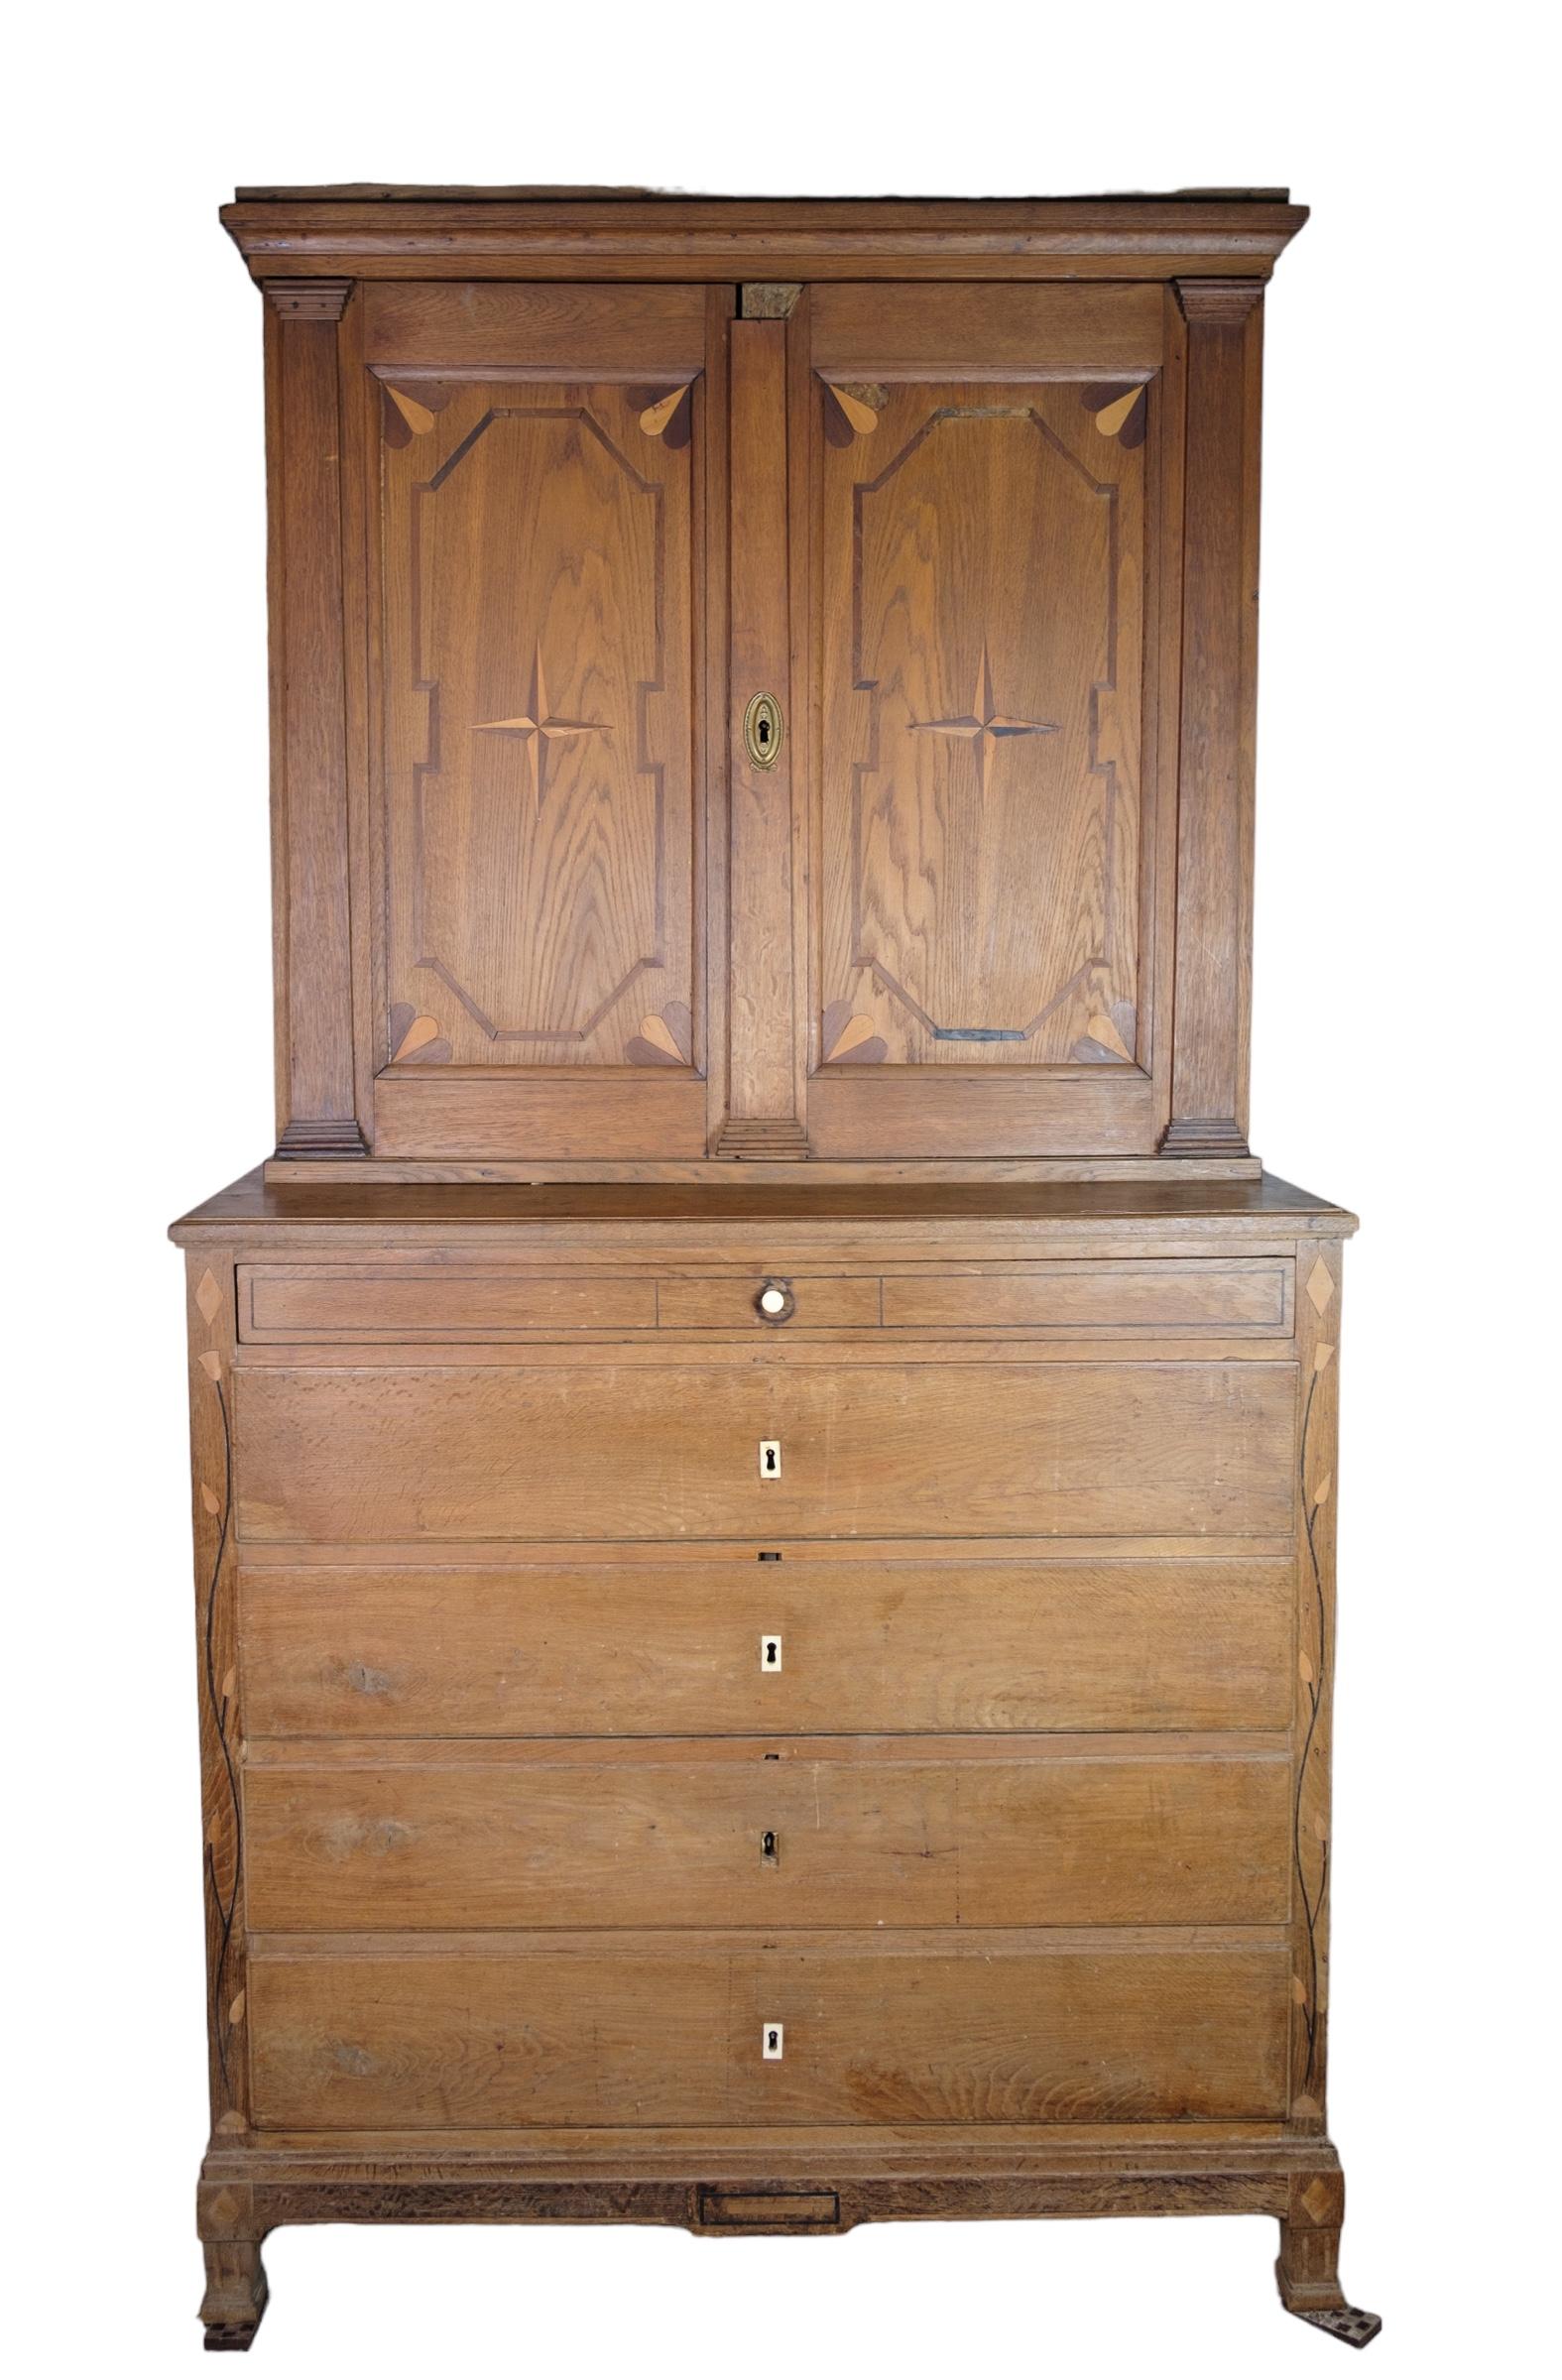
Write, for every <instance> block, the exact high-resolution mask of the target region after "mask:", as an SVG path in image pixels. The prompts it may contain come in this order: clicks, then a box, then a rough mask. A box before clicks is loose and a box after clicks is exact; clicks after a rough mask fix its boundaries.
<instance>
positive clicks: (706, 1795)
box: [175, 191, 1376, 2346]
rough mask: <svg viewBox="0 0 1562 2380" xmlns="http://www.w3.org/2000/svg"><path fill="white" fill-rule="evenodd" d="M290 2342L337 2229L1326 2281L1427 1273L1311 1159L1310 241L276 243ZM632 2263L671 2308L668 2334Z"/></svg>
mask: <svg viewBox="0 0 1562 2380" xmlns="http://www.w3.org/2000/svg"><path fill="white" fill-rule="evenodd" d="M224 219H225V221H226V223H227V226H228V229H229V230H230V231H231V232H232V234H233V236H234V238H235V239H236V241H237V242H238V245H239V246H240V248H241V249H242V250H243V252H244V254H245V256H246V258H247V259H248V261H249V263H250V267H251V270H252V272H253V273H254V275H255V277H256V279H257V280H258V281H259V283H260V284H261V287H262V291H263V295H264V298H265V319H266V354H267V387H268V455H269V475H270V487H271V504H272V516H271V526H272V578H271V617H272V637H273V655H272V657H273V757H274V773H275V806H274V844H275V861H276V866H275V890H276V915H277V1058H278V1105H279V1114H278V1134H277V1144H276V1153H275V1154H274V1155H273V1157H272V1158H271V1159H270V1160H269V1162H268V1163H267V1164H266V1165H265V1166H264V1167H263V1168H261V1169H259V1170H258V1171H257V1173H256V1174H254V1175H252V1176H250V1177H248V1178H247V1179H246V1180H245V1181H243V1182H241V1183H238V1184H235V1185H234V1186H233V1188H232V1189H231V1190H229V1191H227V1192H224V1193H221V1194H220V1195H219V1196H218V1197H216V1198H215V1199H213V1200H210V1201H208V1202H207V1204H206V1205H205V1206H203V1207H201V1208H198V1209H196V1210H195V1211H194V1212H193V1213H192V1214H190V1215H188V1216H186V1217H185V1218H184V1219H183V1220H182V1221H181V1222H180V1224H179V1225H177V1226H176V1227H175V1233H176V1237H177V1238H178V1239H179V1240H180V1243H181V1244H182V1245H183V1247H184V1249H185V1250H186V1255H187V1264H188V1293H189V1307H188V1312H189V1324H190V1348H191V1369H190V1382H191V1397H192V1417H193V1441H192V1443H193V1458H194V1468H193V1514H194V1526H195V1540H196V1580H197V1628H198V1648H199V1664H198V1687H199V1694H200V1704H201V1714H202V1754H203V1772H204V1784H205V1821H206V1843H207V1856H206V1862H205V1871H204V1872H205V1890H206V1900H207V1936H208V1960H209V1986H210V1990H209V2019H210V2023H209V2053H210V2067H211V2085H212V2099H213V2131H212V2138H211V2143H210V2147H209V2149H208V2153H207V2158H206V2163H205V2167H204V2170H203V2176H202V2184H201V2194H200V2224H201V2236H202V2239H203V2241H204V2242H205V2248H206V2256H207V2265H208V2283H209V2286H208V2292H207V2297H206V2301H205V2305H204V2307H203V2310H202V2311H203V2317H204V2320H205V2321H206V2324H207V2341H208V2344H213V2345H222V2346H226V2345H236V2346H243V2345H247V2344H248V2342H249V2340H250V2338H251V2337H252V2336H253V2334H254V2330H255V2326H256V2323H257V2322H258V2321H259V2318H260V2313H261V2311H262V2308H263V2305H264V2296H265V2277H264V2273H263V2269H262V2266H261V2260H260V2246H261V2242H262V2240H263V2238H264V2236H265V2234H266V2233H267V2231H268V2230H269V2229H271V2228H272V2227H273V2226H274V2225H275V2224H277V2223H279V2222H283V2221H293V2220H311V2221H314V2220H324V2221H330V2220H343V2219H345V2220H377V2219H385V2220H393V2221H394V2220H399V2219H438V2220H461V2219H468V2218H470V2219H493V2218H494V2217H496V2216H497V2217H499V2218H501V2219H509V2220H515V2221H530V2220H541V2219H557V2218H558V2217H559V2216H565V2217H569V2216H573V2217H576V2218H578V2219H582V2220H594V2219H600V2218H601V2217H602V2216H603V2215H604V2214H605V2213H608V2212H611V2213H612V2215H613V2216H614V2217H615V2219H620V2220H622V2219H640V2220H647V2221H659V2222H675V2223H681V2224H686V2225H687V2226H689V2227H690V2228H693V2229H697V2230H706V2231H717V2232H739V2233H743V2232H748V2233H752V2232H755V2231H786V2230H798V2231H810V2232H818V2231H831V2230H840V2229H844V2228H847V2227H849V2226H850V2225H852V2224H854V2223H856V2222H860V2221H864V2220H869V2219H876V2218H884V2217H894V2216H897V2215H901V2214H913V2213H914V2214H916V2215H920V2216H926V2215H928V2214H945V2215H965V2214H981V2213H987V2214H996V2215H1013V2214H1057V2213H1068V2212H1080V2213H1096V2212H1100V2211H1102V2210H1103V2209H1104V2208H1105V2209H1108V2210H1115V2211H1125V2212H1133V2211H1174V2210H1180V2209H1184V2208H1202V2209H1207V2210H1214V2211H1221V2212H1240V2211H1250V2212H1259V2213H1267V2214H1271V2215H1276V2216H1278V2217H1279V2219H1280V2222H1281V2260H1280V2266H1279V2276H1280V2286H1281V2292H1282V2295H1283V2297H1284V2300H1285V2303H1286V2304H1287V2305H1288V2306H1289V2307H1290V2308H1291V2309H1292V2311H1294V2312H1297V2313H1300V2314H1303V2315H1304V2316H1305V2317H1306V2318H1307V2319H1308V2320H1309V2321H1315V2322H1318V2323H1319V2324H1321V2325H1322V2326H1324V2327H1326V2328H1331V2329H1334V2330H1336V2331H1338V2332H1339V2333H1340V2334H1341V2335H1344V2336H1347V2337H1353V2336H1355V2337H1360V2336H1362V2335H1364V2334H1365V2335H1371V2332H1372V2330H1373V2328H1374V2327H1375V2326H1376V2325H1375V2321H1374V2318H1372V2317H1370V2316H1363V2315H1361V2314H1359V2313H1358V2312H1356V2311H1355V2310H1353V2309H1351V2308H1349V2307H1347V2306H1346V2304H1345V2301H1344V2298H1343V2296H1342V2294H1341V2291H1340V2287H1339V2281H1338V2272H1337V2254H1338V2245H1339V2233H1340V2217H1341V2208H1342V2202H1343V2201H1342V2185H1341V2181H1340V2168H1339V2161H1338V2157H1337V2155H1336V2152H1335V2150H1334V2148H1333V2145H1332V2143H1331V2142H1330V2140H1329V2138H1328V2135H1327V2131H1326V2128H1325V2114H1324V2107H1325V2101H1324V2068H1325V2046H1326V2033H1327V2009H1328V1982H1327V1977H1328V1958H1327V1952H1328V1876H1329V1864H1330V1836H1331V1825H1332V1822H1331V1818H1330V1810H1329V1780H1328V1737H1329V1719H1330V1707H1331V1696H1332V1686H1333V1648H1334V1629H1333V1515H1334V1510H1335V1498H1334V1494H1333V1488H1332V1482H1333V1480H1334V1478H1335V1476H1336V1471H1337V1453H1336V1449H1335V1444H1334V1431H1335V1396H1336V1382H1337V1379H1338V1370H1339V1363H1338V1349H1339V1301H1340V1294H1341V1264H1340V1254H1341V1248H1342V1244H1343V1241H1344V1239H1345V1238H1346V1237H1347V1236H1348V1235H1349V1233H1350V1232H1351V1230H1352V1229H1353V1228H1354V1225H1353V1219H1352V1218H1351V1217H1350V1216H1349V1215H1347V1214H1346V1213H1344V1212H1343V1211H1342V1210H1341V1209H1339V1208H1337V1207H1333V1206H1331V1205H1330V1204H1329V1203H1328V1202H1326V1201H1323V1200H1319V1199H1315V1198H1312V1197H1310V1196H1309V1195H1307V1194H1306V1193H1304V1192H1299V1191H1295V1190H1292V1189H1290V1188H1288V1187H1287V1186H1286V1185H1285V1184H1283V1183H1278V1182H1275V1181H1273V1180H1272V1179H1270V1178H1268V1177H1266V1176H1264V1175H1263V1174H1262V1167H1261V1166H1260V1164H1259V1161H1258V1159H1257V1158H1256V1157H1254V1156H1253V1155H1252V1153H1251V1152H1250V1151H1249V1149H1248V1145H1247V1137H1246V1130H1247V1128H1246V1113H1247V1042H1248V1034H1247V1013H1248V968H1249V940H1250V923H1249V921H1250V903H1251V801H1252V789H1253V788H1252V743H1253V737H1252V727H1253V683H1254V649H1253V637H1254V617H1255V612H1254V605H1255V596H1256V526H1257V506H1258V477H1257V464H1258V444H1257V436H1258V391H1259V380H1258V374H1259V354H1260V336H1261V324H1262V296H1263V289H1264V284H1265V282H1266V279H1267V276H1268V273H1269V271H1270V269H1271V266H1272V264H1273V261H1274V259H1275V258H1276V256H1277V255H1278V253H1279V251H1280V250H1281V248H1282V247H1283V246H1284V245H1285V242H1286V241H1287V240H1288V239H1289V238H1290V236H1291V235H1292V233H1293V232H1294V231H1295V230H1296V229H1297V228H1298V227H1299V225H1300V223H1301V221H1302V220H1303V215H1302V210H1300V209H1299V208H1293V207H1291V206H1290V205H1289V204H1288V203H1287V202H1286V201H1285V200H1284V199H1283V197H1280V196H1275V195H1273V194H1268V195H1265V194H1256V195H1253V196H1251V197H1243V196H1230V195H1228V196H1223V197H1218V198H1215V197H1211V198H1199V197H1196V196H1189V197H1179V198H1168V199H1153V200H1152V199H1143V200H1132V201H1131V200H1110V201H1106V200H1104V201H1084V200H1066V201H1030V202H1023V203H1021V202H1015V203H1011V202H1007V201H1005V202H998V201H960V202H937V203H935V202H925V203H923V202H905V203H899V202H898V203H894V204H878V203H868V202H861V201H845V202H834V203H826V202H820V201H808V202H799V203H795V204H782V203H781V202H775V201H755V202H748V201H727V200H721V201H683V200H671V199H645V200H636V199H624V198H620V199H603V198H590V197H568V196H566V197H563V198H558V197H554V198H529V197H527V196H525V195H524V194H516V193H477V192H464V193H463V192H449V193H443V194H437V193H428V194H423V195H421V196H408V197H404V198H396V197H392V196H386V197H383V198H367V197H365V196H363V195H362V194H361V193H354V192H350V191H343V192H333V191H293V192H269V191H255V192H247V193H241V194H240V196H239V198H238V200H237V201H236V202H235V204H234V205H233V206H232V207H230V208H227V209H225V210H224ZM604 2252H607V2251H604Z"/></svg>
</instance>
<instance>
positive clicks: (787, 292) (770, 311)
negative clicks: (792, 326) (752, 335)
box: [738, 281, 802, 322]
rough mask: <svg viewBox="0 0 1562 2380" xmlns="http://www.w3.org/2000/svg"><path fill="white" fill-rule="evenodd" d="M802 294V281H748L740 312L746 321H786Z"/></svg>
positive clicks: (744, 285)
mask: <svg viewBox="0 0 1562 2380" xmlns="http://www.w3.org/2000/svg"><path fill="white" fill-rule="evenodd" d="M801 296H802V284H801V282H800V281H746V282H745V283H744V284H743V302H742V304H741V306H740V307H739V309H738V310H739V314H740V317H741V319H742V320H743V321H745V322H784V321H785V320H786V319H787V318H788V316H789V315H790V314H791V312H792V310H793V308H794V307H795V305H796V303H797V300H798V298H799V297H801Z"/></svg>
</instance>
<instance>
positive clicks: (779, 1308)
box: [754, 1281, 797, 1322]
mask: <svg viewBox="0 0 1562 2380" xmlns="http://www.w3.org/2000/svg"><path fill="white" fill-rule="evenodd" d="M754 1306H755V1311H756V1312H757V1313H758V1314H759V1315H760V1316H761V1318H762V1319H763V1320H764V1321H766V1322H784V1321H785V1320H786V1317H787V1316H788V1314H792V1313H795V1311H796V1306H797V1301H796V1299H795V1298H794V1297H793V1296H792V1293H791V1291H790V1290H789V1289H788V1288H787V1286H786V1284H785V1282H784V1281H765V1282H763V1283H762V1285H761V1288H760V1294H759V1296H758V1297H757V1298H756V1299H755V1301H754Z"/></svg>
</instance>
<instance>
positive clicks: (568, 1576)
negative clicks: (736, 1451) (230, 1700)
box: [239, 1549, 1295, 1738]
mask: <svg viewBox="0 0 1562 2380" xmlns="http://www.w3.org/2000/svg"><path fill="white" fill-rule="evenodd" d="M778 1550H779V1549H778ZM1294 1602H1295V1585H1294V1569H1293V1565H1292V1564H1291V1563H1290V1562H1289V1561H1261V1560H1256V1559H1255V1560H1245V1561H1244V1560H1230V1559H1228V1560H1221V1561H1211V1560H1191V1561H1178V1560H1169V1559H1160V1560H1146V1559H1140V1560H1136V1561H1108V1560H1104V1559H1103V1560H1097V1561H1090V1562H1080V1561H1070V1560H1065V1559H1062V1558H1052V1559H1046V1558H1041V1557H1030V1558H1023V1557H1020V1556H1012V1557H1010V1558H1009V1559H1007V1560H996V1559H984V1560H980V1561H971V1560H963V1561H955V1560H950V1559H947V1558H946V1559H943V1560H935V1559H916V1558H912V1557H910V1556H907V1557H906V1558H905V1559H904V1560H897V1561H894V1562H888V1563H887V1562H872V1563H863V1562H853V1561H851V1560H849V1559H838V1558H837V1557H835V1556H834V1555H830V1554H825V1555H823V1556H820V1557H814V1558H812V1559H807V1558H804V1559H799V1558H798V1557H797V1555H796V1553H795V1552H790V1553H787V1554H785V1555H784V1556H783V1558H781V1559H780V1560H776V1561H766V1562H757V1561H755V1560H754V1558H753V1557H752V1556H750V1557H749V1558H748V1559H747V1560H735V1559H731V1558H728V1557H725V1556H721V1557H710V1556H707V1557H704V1558H701V1559H699V1560H693V1559H685V1560H683V1561H681V1562H663V1561H657V1560H647V1559H641V1560H636V1561H618V1562H614V1563H611V1564H607V1563H578V1564H557V1563H548V1562H540V1563H535V1564H534V1563H516V1564H513V1565H511V1566H509V1567H506V1568H488V1569H448V1570H437V1571H435V1570H419V1569H416V1568H411V1567H409V1568H381V1567H380V1566H379V1565H378V1564H375V1565H368V1564H366V1565H363V1566H357V1565H337V1566H323V1567H313V1568H307V1567H299V1568H296V1567H294V1566H293V1565H291V1564H289V1565H287V1566H283V1565H270V1564H268V1565H264V1566H261V1565H250V1566H247V1567H245V1568H244V1569H243V1570H242V1571H241V1574H240V1580H239V1610H240V1628H241V1641H242V1654H241V1658H242V1665H243V1680H244V1708H245V1713H246V1721H247V1725H248V1728H249V1732H250V1733H251V1734H252V1735H272V1736H288V1735H339V1736H344V1737H360V1738H361V1737H365V1736H376V1737H395V1736H409V1735H443V1736H473V1735H487V1736H495V1735H600V1734H613V1735H669V1734H677V1735H703V1734H711V1735H722V1734H732V1735H741V1734H745V1733H760V1732H763V1733H767V1734H771V1735H786V1734H792V1735H796V1734H807V1733H809V1732H811V1731H818V1732H831V1733H834V1732H839V1733H846V1734H881V1733H904V1734H917V1733H944V1732H946V1731H954V1732H979V1731H985V1730H1018V1731H1023V1730H1025V1729H1029V1728H1038V1729H1039V1728H1062V1729H1069V1728H1106V1729H1114V1728H1119V1729H1124V1728H1136V1727H1156V1728H1170V1727H1184V1728H1192V1729H1199V1728H1207V1729H1210V1730H1223V1729H1231V1728H1265V1727H1266V1728H1275V1727H1284V1726H1286V1725H1288V1724H1289V1721H1290V1711H1291V1694H1292V1682H1293V1670H1294V1659H1295V1656H1294V1653H1293V1650H1292V1642H1291V1636H1292V1624H1293V1622H1292V1612H1293V1607H1294ZM773 1648H774V1651H773Z"/></svg>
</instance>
